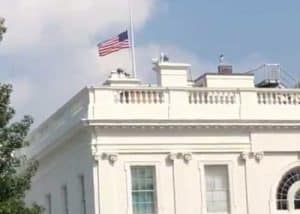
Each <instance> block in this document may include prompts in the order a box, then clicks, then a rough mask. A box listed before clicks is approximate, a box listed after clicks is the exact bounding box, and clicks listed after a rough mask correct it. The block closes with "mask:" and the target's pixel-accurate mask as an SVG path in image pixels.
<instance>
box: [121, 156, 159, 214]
mask: <svg viewBox="0 0 300 214" xmlns="http://www.w3.org/2000/svg"><path fill="white" fill-rule="evenodd" d="M134 166H145V167H147V166H151V167H154V171H155V185H156V186H155V187H156V195H155V204H156V213H155V214H160V213H161V198H163V196H162V191H161V188H160V186H161V185H160V171H161V163H159V162H153V161H149V162H148V161H145V162H144V161H143V162H140V161H138V162H134V161H132V162H131V161H130V162H125V172H126V186H127V188H126V191H127V213H128V214H133V210H132V207H133V203H132V192H131V190H132V179H131V167H134Z"/></svg>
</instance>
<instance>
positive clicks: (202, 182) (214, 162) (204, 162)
mask: <svg viewBox="0 0 300 214" xmlns="http://www.w3.org/2000/svg"><path fill="white" fill-rule="evenodd" d="M214 165H217V166H226V167H227V175H228V191H229V193H228V197H229V201H228V206H229V212H208V211H207V199H206V177H205V166H214ZM233 165H234V163H233V161H231V160H201V161H199V171H200V187H201V189H200V191H201V207H202V213H203V214H232V213H235V207H236V206H235V197H234V175H233Z"/></svg>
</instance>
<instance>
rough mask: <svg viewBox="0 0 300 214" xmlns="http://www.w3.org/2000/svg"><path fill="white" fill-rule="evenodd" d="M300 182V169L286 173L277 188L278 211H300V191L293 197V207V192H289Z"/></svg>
mask: <svg viewBox="0 0 300 214" xmlns="http://www.w3.org/2000/svg"><path fill="white" fill-rule="evenodd" d="M298 181H300V167H296V168H294V169H292V170H290V171H289V172H288V173H286V174H285V175H284V176H283V177H282V179H281V181H280V183H279V186H278V188H277V194H276V199H277V209H279V210H288V209H289V210H291V209H300V189H298V190H297V192H296V193H295V194H294V195H293V200H294V201H293V203H292V204H293V206H294V207H289V205H290V204H291V203H289V199H290V196H289V194H291V192H290V191H289V190H290V189H291V187H292V186H293V185H294V184H295V183H296V182H298Z"/></svg>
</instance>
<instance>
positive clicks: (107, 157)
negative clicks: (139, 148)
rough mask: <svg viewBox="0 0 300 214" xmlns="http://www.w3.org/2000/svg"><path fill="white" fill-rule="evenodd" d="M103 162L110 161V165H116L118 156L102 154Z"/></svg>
mask: <svg viewBox="0 0 300 214" xmlns="http://www.w3.org/2000/svg"><path fill="white" fill-rule="evenodd" d="M101 158H102V160H108V161H109V163H110V164H112V165H113V164H114V163H115V162H117V161H118V154H117V153H106V152H104V153H102V155H101Z"/></svg>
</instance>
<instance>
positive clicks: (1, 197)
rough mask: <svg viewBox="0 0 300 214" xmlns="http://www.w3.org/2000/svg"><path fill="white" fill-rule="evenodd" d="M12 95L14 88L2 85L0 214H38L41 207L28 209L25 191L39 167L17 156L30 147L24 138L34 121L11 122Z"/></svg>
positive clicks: (0, 96) (33, 162)
mask: <svg viewBox="0 0 300 214" xmlns="http://www.w3.org/2000/svg"><path fill="white" fill-rule="evenodd" d="M11 93H12V86H11V85H9V84H1V83H0V214H39V213H41V212H42V209H41V208H40V207H39V206H37V205H32V206H31V207H27V206H26V204H25V203H24V197H25V191H26V190H28V189H29V188H30V183H31V178H32V176H33V175H34V174H35V172H36V170H37V167H38V164H37V162H35V161H24V160H25V159H26V158H25V157H24V156H21V155H19V154H17V153H18V151H19V150H20V149H21V148H23V147H24V146H27V145H28V142H26V140H25V137H26V136H27V134H28V131H29V128H30V125H31V124H32V123H33V119H32V118H31V117H30V116H24V118H23V119H22V120H21V121H17V122H11V120H12V118H13V116H14V115H15V110H14V109H13V108H12V107H11V105H10V95H11ZM24 162H26V164H25V166H24V164H22V163H24ZM21 164H22V166H21Z"/></svg>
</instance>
